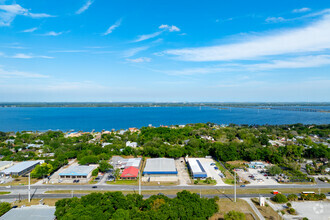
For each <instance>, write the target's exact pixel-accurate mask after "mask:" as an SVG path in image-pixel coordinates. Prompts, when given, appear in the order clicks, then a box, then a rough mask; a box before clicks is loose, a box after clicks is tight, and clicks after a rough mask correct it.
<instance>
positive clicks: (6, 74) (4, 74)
mask: <svg viewBox="0 0 330 220" xmlns="http://www.w3.org/2000/svg"><path fill="white" fill-rule="evenodd" d="M16 77H19V78H22V77H23V78H48V77H49V76H47V75H42V74H38V73H29V72H21V71H7V70H4V69H2V68H1V67H0V78H16Z"/></svg>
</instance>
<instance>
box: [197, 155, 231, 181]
mask: <svg viewBox="0 0 330 220" xmlns="http://www.w3.org/2000/svg"><path fill="white" fill-rule="evenodd" d="M198 160H199V161H200V162H201V163H202V165H203V167H204V168H205V171H206V174H207V177H211V178H212V179H215V180H216V181H217V184H216V185H225V183H224V182H223V181H222V179H221V177H220V175H221V171H220V170H219V169H215V167H216V166H215V161H214V160H213V159H209V158H198ZM211 164H213V165H211Z"/></svg>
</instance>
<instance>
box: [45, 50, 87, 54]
mask: <svg viewBox="0 0 330 220" xmlns="http://www.w3.org/2000/svg"><path fill="white" fill-rule="evenodd" d="M50 52H51V53H85V52H89V50H52V51H50Z"/></svg>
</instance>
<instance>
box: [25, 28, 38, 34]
mask: <svg viewBox="0 0 330 220" xmlns="http://www.w3.org/2000/svg"><path fill="white" fill-rule="evenodd" d="M36 30H38V28H37V27H34V28H29V29H26V30H23V31H22V32H24V33H31V32H35V31H36Z"/></svg>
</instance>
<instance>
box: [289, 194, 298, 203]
mask: <svg viewBox="0 0 330 220" xmlns="http://www.w3.org/2000/svg"><path fill="white" fill-rule="evenodd" d="M288 200H289V201H297V200H298V196H297V195H296V194H290V195H288Z"/></svg>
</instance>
